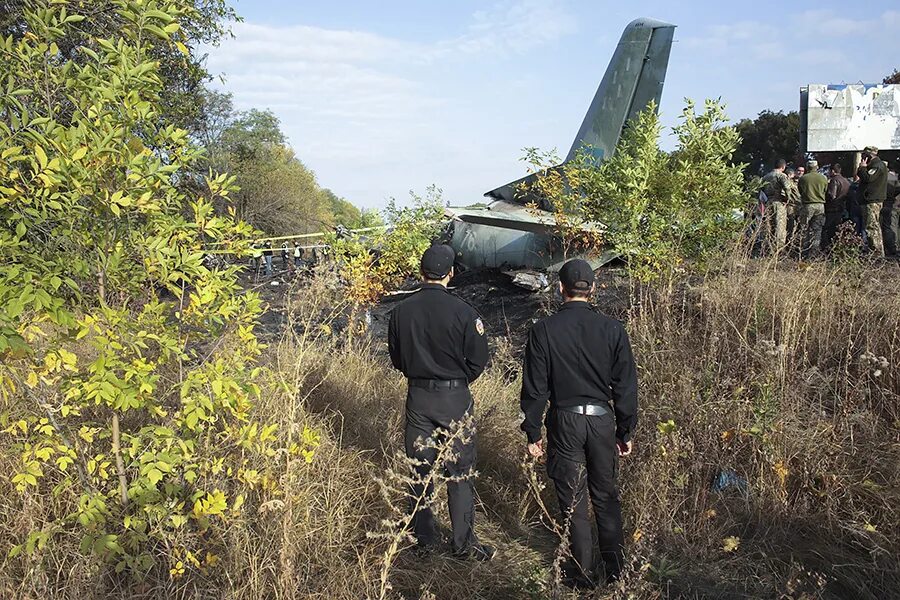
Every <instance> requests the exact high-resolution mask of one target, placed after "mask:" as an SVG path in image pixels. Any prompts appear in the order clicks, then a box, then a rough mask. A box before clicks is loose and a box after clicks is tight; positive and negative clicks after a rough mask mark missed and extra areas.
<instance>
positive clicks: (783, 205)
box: [763, 171, 791, 252]
mask: <svg viewBox="0 0 900 600" xmlns="http://www.w3.org/2000/svg"><path fill="white" fill-rule="evenodd" d="M763 182H765V187H764V188H763V190H764V191H765V193H766V197H767V198H768V201H769V214H770V216H769V222H770V223H771V228H772V231H771V240H770V242H769V247H770V250H771V251H772V252H776V251H778V250H780V249H782V248H784V245H785V244H786V243H787V200H788V195H789V190H790V185H791V184H790V178H788V176H787V175H785V174H784V172H783V171H769V173H768V174H767V175H766V176H765V177H764V178H763Z"/></svg>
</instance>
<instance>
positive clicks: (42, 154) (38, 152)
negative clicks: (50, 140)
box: [34, 145, 47, 171]
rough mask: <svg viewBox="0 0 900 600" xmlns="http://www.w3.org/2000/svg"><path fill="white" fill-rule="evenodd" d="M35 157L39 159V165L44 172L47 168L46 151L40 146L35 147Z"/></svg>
mask: <svg viewBox="0 0 900 600" xmlns="http://www.w3.org/2000/svg"><path fill="white" fill-rule="evenodd" d="M34 155H35V156H36V157H37V159H38V163H40V165H41V170H42V171H43V170H44V169H46V168H47V153H46V152H44V149H43V148H41V147H40V146H37V145H35V147H34Z"/></svg>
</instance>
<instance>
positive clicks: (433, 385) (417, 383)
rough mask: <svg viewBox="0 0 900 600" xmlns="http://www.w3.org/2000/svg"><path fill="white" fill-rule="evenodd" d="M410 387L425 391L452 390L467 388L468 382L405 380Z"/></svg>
mask: <svg viewBox="0 0 900 600" xmlns="http://www.w3.org/2000/svg"><path fill="white" fill-rule="evenodd" d="M407 382H409V385H410V387H417V388H423V389H426V390H452V389H456V388H461V387H467V386H468V385H469V382H468V381H466V380H465V379H416V378H409V379H407Z"/></svg>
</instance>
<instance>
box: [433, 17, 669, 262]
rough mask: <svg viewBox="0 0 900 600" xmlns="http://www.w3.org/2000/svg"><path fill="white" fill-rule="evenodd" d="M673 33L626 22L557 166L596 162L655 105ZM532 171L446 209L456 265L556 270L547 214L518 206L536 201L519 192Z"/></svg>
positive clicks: (558, 256)
mask: <svg viewBox="0 0 900 600" xmlns="http://www.w3.org/2000/svg"><path fill="white" fill-rule="evenodd" d="M674 33H675V25H670V24H668V23H662V22H660V21H654V20H653V19H637V20H635V21H632V22H631V23H629V25H628V26H627V27H626V28H625V31H624V32H623V33H622V37H621V39H620V40H619V44H618V46H616V51H615V53H614V54H613V57H612V60H610V62H609V66H608V67H607V68H606V74H605V75H604V76H603V79H602V81H601V82H600V87H598V88H597V93H596V94H595V95H594V99H593V101H592V102H591V105H590V108H588V111H587V115H585V117H584V122H583V123H582V124H581V128H580V129H579V130H578V135H576V136H575V142H574V143H573V144H572V148H571V149H570V150H569V154H568V155H567V156H566V160H565V162H563V165H564V164H565V163H566V162H568V161H570V160H572V159H573V158H574V157H575V156H576V155H577V154H578V152H579V151H581V150H582V149H584V150H585V151H587V152H589V153H590V154H591V155H592V156H593V157H594V159H595V160H596V161H597V162H600V161H602V160H603V159H604V158H606V157H607V156H610V155H611V154H612V153H613V152H614V151H615V148H616V144H617V143H618V141H619V137H620V136H621V135H622V129H623V128H624V126H625V124H626V122H627V121H628V120H629V119H631V118H632V117H634V116H636V115H637V114H638V113H639V112H641V111H642V110H644V108H646V107H647V105H648V104H649V103H650V102H651V101H655V102H656V105H657V106H659V100H660V97H661V96H662V89H663V83H664V81H665V78H666V69H667V68H668V65H669V53H670V51H671V49H672V38H673V36H674ZM560 166H562V165H560ZM534 177H535V175H530V176H528V177H525V178H523V179H520V180H518V181H514V182H512V183H508V184H506V185H504V186H502V187H499V188H496V189H493V190H491V191H489V192H487V193H486V194H485V196H486V197H488V198H490V203H489V204H488V205H487V206H484V205H483V204H482V205H475V206H470V207H448V208H447V209H446V214H447V216H448V217H449V218H450V219H451V221H450V224H449V226H448V229H447V231H446V233H445V236H444V239H445V240H447V241H448V243H450V245H451V246H453V248H454V249H455V250H456V257H457V259H456V260H457V266H458V267H459V268H461V269H462V270H468V269H479V268H489V269H497V268H504V269H541V270H549V271H556V270H558V268H559V267H560V266H561V265H562V261H563V255H562V250H560V249H555V248H556V246H558V244H554V243H553V237H554V234H553V227H554V225H555V220H554V218H553V214H552V213H551V212H549V211H547V210H541V209H534V208H528V207H526V204H529V203H532V202H533V203H534V204H536V205H537V206H541V204H542V202H541V199H539V198H534V197H533V196H532V197H529V194H528V193H527V192H525V191H524V190H525V189H527V183H528V182H529V181H530V180H532V179H533V178H534ZM523 184H525V185H523ZM544 205H545V207H546V204H545V203H544ZM598 226H599V224H595V225H588V227H598ZM613 258H615V254H614V253H611V252H610V253H605V254H604V255H602V256H600V257H599V258H593V260H592V263H593V264H594V267H595V268H596V267H599V266H601V265H602V264H604V263H606V262H609V261H610V260H612V259H613Z"/></svg>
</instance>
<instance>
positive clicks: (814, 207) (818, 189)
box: [797, 160, 828, 258]
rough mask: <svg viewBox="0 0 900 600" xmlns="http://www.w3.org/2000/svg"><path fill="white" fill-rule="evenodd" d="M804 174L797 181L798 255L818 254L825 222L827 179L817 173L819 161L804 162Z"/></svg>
mask: <svg viewBox="0 0 900 600" xmlns="http://www.w3.org/2000/svg"><path fill="white" fill-rule="evenodd" d="M806 169H807V170H806V174H805V175H803V176H802V177H801V178H800V180H799V181H798V182H797V187H798V188H799V190H800V200H801V202H802V204H801V205H800V231H801V232H802V237H801V245H800V257H801V258H802V257H804V256H809V257H814V256H818V254H819V251H820V250H821V248H822V227H823V225H824V224H825V192H826V190H827V189H828V179H827V178H826V177H825V176H824V175H822V174H821V173H819V163H818V162H816V161H814V160H811V161H809V162H808V163H806Z"/></svg>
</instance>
